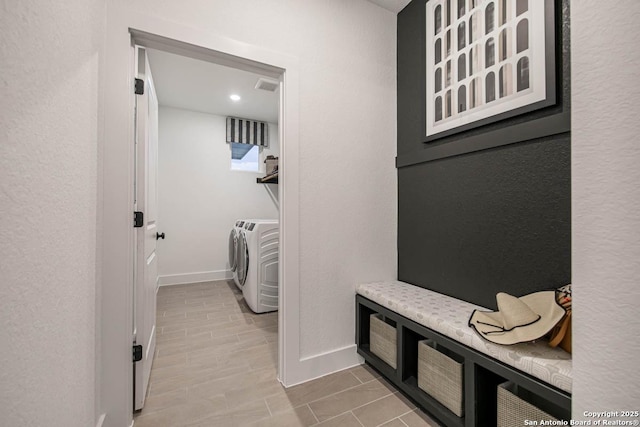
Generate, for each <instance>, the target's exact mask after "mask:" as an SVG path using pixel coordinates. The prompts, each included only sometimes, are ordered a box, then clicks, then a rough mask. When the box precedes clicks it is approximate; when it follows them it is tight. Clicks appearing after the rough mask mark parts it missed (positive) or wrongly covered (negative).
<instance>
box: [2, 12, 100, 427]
mask: <svg viewBox="0 0 640 427" xmlns="http://www.w3.org/2000/svg"><path fill="white" fill-rule="evenodd" d="M10 3H11V4H10V5H9V4H8V3H7V2H3V5H2V7H1V12H0V32H1V33H0V34H1V36H0V76H1V77H0V79H1V82H2V83H1V84H0V92H1V95H0V111H2V113H1V114H0V129H1V133H0V135H1V143H0V301H1V303H0V420H1V421H0V424H1V425H3V426H34V427H35V426H60V427H69V426H78V427H87V426H91V425H95V418H94V403H95V402H94V397H95V373H94V362H95V349H94V348H95V287H96V207H97V200H96V183H97V141H98V126H99V123H98V118H97V117H98V69H99V63H100V62H99V61H100V56H99V55H100V52H101V49H102V43H103V34H104V33H103V31H104V22H103V21H104V6H105V4H104V2H103V1H101V0H91V1H80V0H70V1H66V2H62V3H60V2H53V3H47V2H40V1H32V0H25V1H20V2H10Z"/></svg>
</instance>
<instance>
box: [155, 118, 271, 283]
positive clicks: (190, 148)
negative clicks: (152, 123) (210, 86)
mask: <svg viewBox="0 0 640 427" xmlns="http://www.w3.org/2000/svg"><path fill="white" fill-rule="evenodd" d="M262 151H263V157H265V156H266V155H269V154H271V155H274V156H278V155H279V152H280V149H279V145H278V125H277V124H275V123H270V124H269V148H263V150H262ZM158 157H159V159H158V163H159V166H158V196H159V206H158V227H159V231H160V232H164V233H165V234H166V238H165V240H159V241H158V271H159V275H160V284H161V285H162V284H176V283H190V282H192V281H206V280H220V279H223V278H225V276H226V277H229V278H230V277H231V276H230V270H229V250H228V238H229V232H230V231H231V228H232V226H233V224H234V223H235V220H236V219H240V218H264V219H278V205H277V203H278V186H277V185H264V184H257V183H256V178H257V177H259V176H264V171H263V172H261V173H253V172H242V171H232V170H231V150H230V148H229V144H227V143H226V118H225V117H222V116H216V115H212V114H205V113H198V112H194V111H188V110H182V109H177V108H170V107H160V113H159V151H158ZM261 166H262V168H263V169H264V166H265V165H264V163H261Z"/></svg>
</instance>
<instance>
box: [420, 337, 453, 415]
mask: <svg viewBox="0 0 640 427" xmlns="http://www.w3.org/2000/svg"><path fill="white" fill-rule="evenodd" d="M436 347H437V348H436ZM456 359H457V360H456ZM418 387H420V388H421V389H422V390H424V391H425V392H426V393H427V394H429V395H430V396H431V397H433V398H434V399H436V400H437V401H438V402H440V403H442V405H444V406H445V407H446V408H448V409H449V410H450V411H451V412H453V413H454V414H456V415H457V416H458V417H462V416H463V415H464V380H463V360H462V358H461V357H460V356H457V355H455V354H453V353H451V352H449V351H447V350H446V349H444V348H441V347H439V346H436V344H435V343H434V342H433V341H431V340H423V341H418Z"/></svg>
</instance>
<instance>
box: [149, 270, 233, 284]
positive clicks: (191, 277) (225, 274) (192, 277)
mask: <svg viewBox="0 0 640 427" xmlns="http://www.w3.org/2000/svg"><path fill="white" fill-rule="evenodd" d="M232 278H233V274H232V273H231V270H218V271H201V272H198V273H183V274H168V275H166V276H159V277H158V285H159V286H168V285H183V284H185V283H199V282H211V281H214V280H228V279H232Z"/></svg>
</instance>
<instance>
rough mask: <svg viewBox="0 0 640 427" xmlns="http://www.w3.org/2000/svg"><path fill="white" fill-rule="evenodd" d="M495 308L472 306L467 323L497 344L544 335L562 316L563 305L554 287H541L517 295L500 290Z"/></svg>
mask: <svg viewBox="0 0 640 427" xmlns="http://www.w3.org/2000/svg"><path fill="white" fill-rule="evenodd" d="M496 302H497V303H498V311H478V310H474V311H473V313H471V317H470V318H469V326H470V327H472V328H473V329H475V330H476V332H477V333H478V334H480V336H481V337H482V338H484V339H486V340H488V341H491V342H494V343H497V344H504V345H510V344H517V343H521V342H527V341H532V340H535V339H538V338H540V337H542V336H544V335H545V334H546V333H547V332H549V331H550V330H551V329H552V328H553V327H554V326H555V325H556V323H558V322H559V321H560V319H562V316H563V315H564V313H565V310H564V308H562V306H560V305H559V304H558V303H557V302H556V294H555V291H542V292H535V293H533V294H529V295H525V296H523V297H520V298H516V297H514V296H512V295H509V294H506V293H504V292H500V293H499V294H497V295H496Z"/></svg>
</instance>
